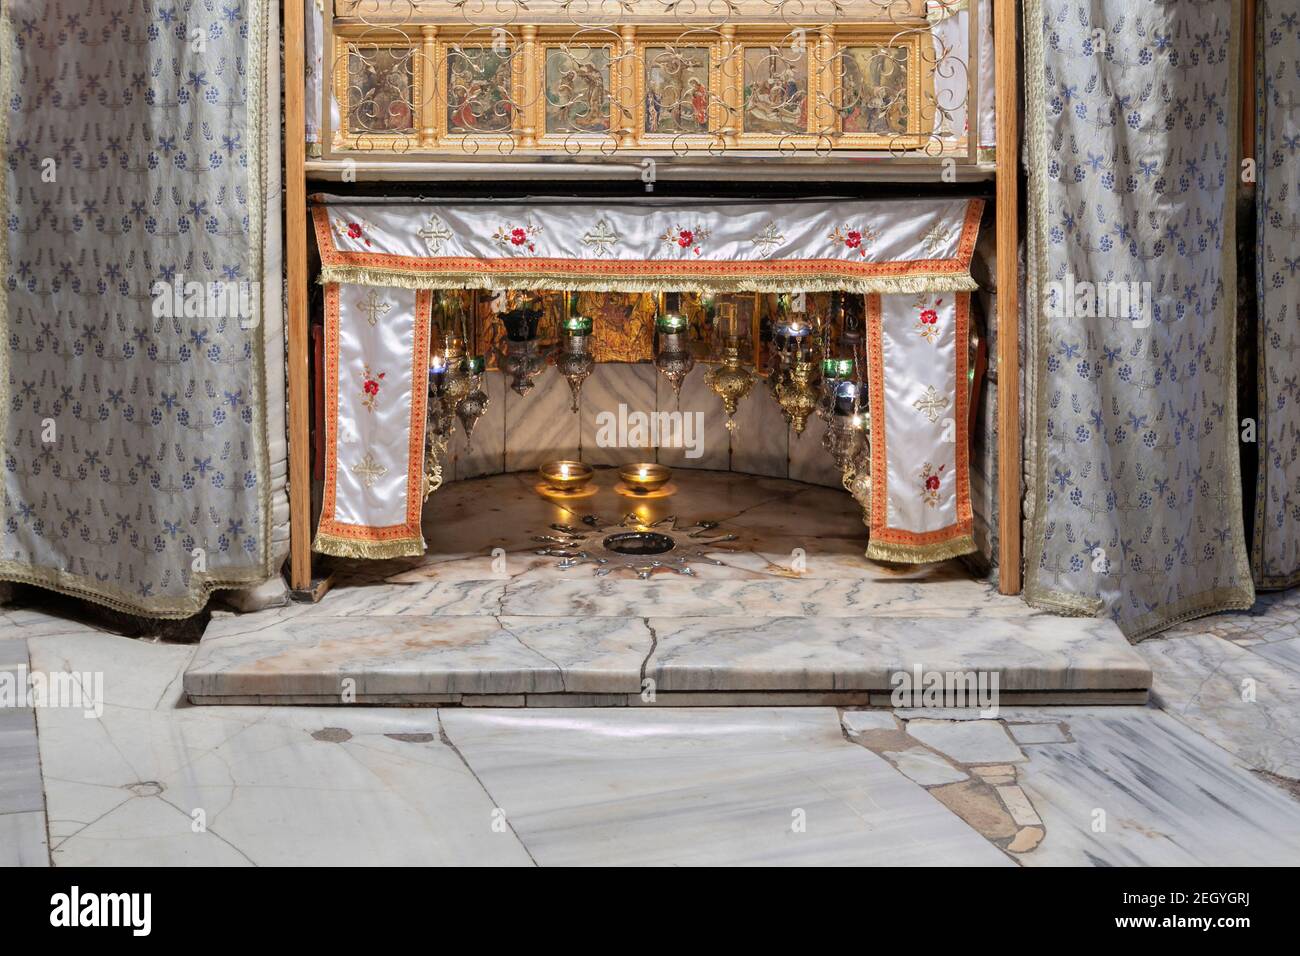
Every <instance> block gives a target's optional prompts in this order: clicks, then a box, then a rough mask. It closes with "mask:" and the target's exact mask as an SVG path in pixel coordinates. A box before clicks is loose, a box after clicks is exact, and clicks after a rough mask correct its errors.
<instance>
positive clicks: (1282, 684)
mask: <svg viewBox="0 0 1300 956" xmlns="http://www.w3.org/2000/svg"><path fill="white" fill-rule="evenodd" d="M1257 648H1258V645H1256V646H1252V647H1248V648H1245V647H1239V646H1237V645H1236V644H1234V643H1233V642H1231V641H1227V640H1224V639H1222V638H1220V637H1215V636H1213V635H1210V634H1194V635H1192V634H1182V635H1178V636H1175V637H1166V638H1153V639H1151V640H1148V641H1143V642H1142V643H1141V644H1139V645H1138V646H1137V650H1138V652H1139V653H1141V654H1142V656H1143V657H1145V658H1146V659H1147V661H1148V662H1150V664H1151V667H1152V670H1153V671H1154V672H1155V682H1154V685H1153V687H1152V696H1153V699H1154V701H1155V702H1156V703H1157V704H1158V705H1159V706H1160V707H1162V708H1164V709H1165V710H1167V711H1168V712H1169V713H1170V714H1172V715H1173V716H1174V717H1176V718H1178V719H1179V720H1180V721H1182V722H1183V723H1185V724H1187V725H1188V726H1189V727H1191V728H1192V729H1194V730H1196V731H1197V732H1198V733H1201V734H1204V735H1205V736H1206V737H1208V738H1209V739H1210V740H1213V741H1214V742H1215V743H1217V744H1219V745H1220V746H1221V747H1223V748H1224V749H1226V750H1228V751H1230V752H1231V753H1233V754H1236V755H1237V756H1238V757H1239V758H1240V759H1242V760H1244V761H1245V762H1246V763H1248V764H1249V765H1250V766H1252V767H1255V768H1256V769H1258V770H1267V771H1268V772H1269V773H1275V774H1278V775H1279V776H1282V777H1288V778H1290V779H1292V780H1300V671H1295V670H1291V669H1290V668H1288V667H1285V666H1281V665H1279V664H1278V663H1275V662H1274V661H1272V660H1270V659H1269V658H1268V657H1266V656H1263V655H1261V654H1259V653H1257Z"/></svg>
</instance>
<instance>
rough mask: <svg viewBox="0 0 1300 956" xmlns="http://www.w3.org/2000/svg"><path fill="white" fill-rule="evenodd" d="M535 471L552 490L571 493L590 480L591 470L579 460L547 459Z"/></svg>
mask: <svg viewBox="0 0 1300 956" xmlns="http://www.w3.org/2000/svg"><path fill="white" fill-rule="evenodd" d="M537 473H538V474H539V475H541V476H542V481H544V482H546V484H547V486H548V487H550V488H552V489H553V490H555V491H563V492H567V493H573V492H575V491H578V490H579V489H581V488H582V487H583V486H584V485H586V484H587V482H589V481H591V475H592V470H591V465H584V464H583V463H582V462H580V461H549V462H547V463H546V464H544V465H542V467H541V468H539V469H537Z"/></svg>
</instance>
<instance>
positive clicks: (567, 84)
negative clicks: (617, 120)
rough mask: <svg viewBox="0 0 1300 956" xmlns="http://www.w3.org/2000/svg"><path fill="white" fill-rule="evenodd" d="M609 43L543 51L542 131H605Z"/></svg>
mask: <svg viewBox="0 0 1300 956" xmlns="http://www.w3.org/2000/svg"><path fill="white" fill-rule="evenodd" d="M609 61H610V53H609V47H600V46H597V47H576V46H575V47H572V48H558V47H557V48H554V49H550V50H547V51H546V132H547V133H608V132H609V129H610V121H609V114H610V108H609V107H610V104H609Z"/></svg>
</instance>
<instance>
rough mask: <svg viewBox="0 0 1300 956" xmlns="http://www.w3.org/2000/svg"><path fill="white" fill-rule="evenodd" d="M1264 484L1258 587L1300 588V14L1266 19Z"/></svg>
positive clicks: (1260, 259)
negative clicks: (1299, 197) (1299, 201)
mask: <svg viewBox="0 0 1300 956" xmlns="http://www.w3.org/2000/svg"><path fill="white" fill-rule="evenodd" d="M1258 17H1259V37H1258V40H1259V42H1258V44H1257V48H1258V50H1259V51H1260V52H1259V60H1258V71H1257V76H1256V78H1257V83H1256V91H1257V93H1258V96H1259V106H1258V112H1257V116H1256V119H1257V124H1258V125H1257V129H1256V133H1257V136H1256V142H1257V143H1258V144H1259V145H1258V147H1257V151H1258V153H1259V167H1258V173H1259V177H1258V178H1259V182H1258V183H1257V184H1256V187H1255V188H1256V193H1255V196H1256V204H1257V208H1258V210H1259V219H1258V232H1259V235H1258V244H1257V246H1256V259H1255V261H1256V272H1257V276H1256V277H1257V280H1258V283H1259V290H1258V291H1259V387H1258V394H1259V429H1258V435H1257V440H1258V442H1259V478H1258V482H1259V483H1258V487H1257V489H1256V490H1257V494H1256V505H1255V540H1254V549H1253V560H1254V567H1255V581H1256V583H1257V584H1258V585H1259V586H1260V587H1263V588H1282V587H1291V586H1293V585H1296V584H1300V358H1297V356H1298V355H1300V210H1297V208H1296V196H1297V195H1300V13H1298V12H1297V11H1296V8H1295V3H1294V2H1291V3H1285V4H1283V3H1278V2H1277V0H1264V2H1263V3H1262V4H1261V6H1260V8H1259V11H1258Z"/></svg>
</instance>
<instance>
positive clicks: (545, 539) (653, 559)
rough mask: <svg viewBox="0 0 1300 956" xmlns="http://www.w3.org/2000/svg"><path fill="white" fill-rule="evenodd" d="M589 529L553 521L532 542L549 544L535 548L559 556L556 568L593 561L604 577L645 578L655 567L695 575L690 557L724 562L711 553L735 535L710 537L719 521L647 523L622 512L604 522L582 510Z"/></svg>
mask: <svg viewBox="0 0 1300 956" xmlns="http://www.w3.org/2000/svg"><path fill="white" fill-rule="evenodd" d="M582 523H583V524H584V525H586V526H587V527H585V528H575V527H574V526H572V525H567V524H553V525H551V530H552V531H554V532H555V534H550V535H537V536H535V537H534V538H533V540H534V541H537V542H540V543H542V544H546V545H548V547H545V548H542V549H540V550H539V551H538V552H537V553H538V554H542V555H548V556H551V557H556V558H559V559H560V560H559V562H558V563H557V565H556V567H558V568H561V569H564V570H567V569H568V568H575V567H577V566H578V565H580V564H594V565H595V573H596V575H598V576H600V577H604V576H605V575H606V574H609V573H610V572H611V571H618V570H627V571H633V572H635V574H636V576H637V577H638V578H641V579H642V580H645V579H647V578H649V577H650V576H651V575H652V574H654V573H655V572H656V571H672V572H673V573H675V574H687V575H694V574H695V569H694V568H692V567H691V562H692V561H694V562H697V563H703V564H716V565H721V564H722V562H721V561H718V560H717V559H715V558H712V557H710V555H711V554H713V553H715V552H718V551H732V550H734V549H732V548H720V547H718V545H719V544H721V543H722V542H724V541H735V540H736V535H734V534H720V535H717V536H714V537H708V534H709V532H711V531H713V530H714V529H715V528H717V527H718V522H716V521H696V522H691V523H689V524H687V523H684V522H680V521H679V520H678V519H677V517H676V516H675V515H669V516H668V517H666V518H660V519H659V520H658V521H654V522H649V523H647V522H644V521H642V520H641V519H640V518H638V517H637V516H636V515H634V514H628V515H624V516H623V520H622V521H620V522H619V523H618V524H615V525H606V524H605V523H604V521H603V520H602V519H601V518H600V517H599V516H597V515H584V516H583V518H582Z"/></svg>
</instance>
